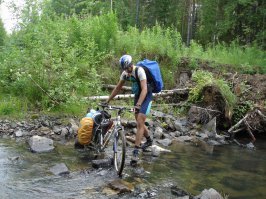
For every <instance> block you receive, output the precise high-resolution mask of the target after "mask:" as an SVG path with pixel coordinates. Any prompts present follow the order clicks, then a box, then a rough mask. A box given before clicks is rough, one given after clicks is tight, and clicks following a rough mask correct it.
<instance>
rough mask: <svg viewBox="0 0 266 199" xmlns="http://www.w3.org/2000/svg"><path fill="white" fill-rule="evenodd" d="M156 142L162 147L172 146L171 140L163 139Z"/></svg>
mask: <svg viewBox="0 0 266 199" xmlns="http://www.w3.org/2000/svg"><path fill="white" fill-rule="evenodd" d="M157 142H158V143H159V144H161V145H163V146H170V145H171V144H172V140H171V139H168V138H165V139H163V140H157Z"/></svg>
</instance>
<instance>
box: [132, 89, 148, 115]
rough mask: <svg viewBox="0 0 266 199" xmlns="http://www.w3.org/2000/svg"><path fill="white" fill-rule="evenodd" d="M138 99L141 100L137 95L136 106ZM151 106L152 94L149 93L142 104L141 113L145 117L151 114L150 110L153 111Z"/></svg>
mask: <svg viewBox="0 0 266 199" xmlns="http://www.w3.org/2000/svg"><path fill="white" fill-rule="evenodd" d="M138 99H139V95H135V98H134V106H136V104H137V102H138ZM151 104H152V92H148V93H147V95H146V97H145V99H144V101H143V102H142V105H141V107H140V110H139V113H142V114H144V115H148V114H149V113H150V110H151Z"/></svg>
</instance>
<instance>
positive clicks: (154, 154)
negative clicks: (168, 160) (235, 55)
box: [151, 147, 161, 157]
mask: <svg viewBox="0 0 266 199" xmlns="http://www.w3.org/2000/svg"><path fill="white" fill-rule="evenodd" d="M160 153H161V152H160V151H159V150H157V149H156V148H155V147H153V148H152V150H151V154H152V156H153V157H159V156H160Z"/></svg>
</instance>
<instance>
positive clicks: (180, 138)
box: [175, 135, 193, 142]
mask: <svg viewBox="0 0 266 199" xmlns="http://www.w3.org/2000/svg"><path fill="white" fill-rule="evenodd" d="M192 139H193V138H192V137H190V136H188V135H184V136H180V137H178V138H175V140H176V141H179V142H189V141H191V140H192Z"/></svg>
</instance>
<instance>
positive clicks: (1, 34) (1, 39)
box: [0, 18, 6, 46]
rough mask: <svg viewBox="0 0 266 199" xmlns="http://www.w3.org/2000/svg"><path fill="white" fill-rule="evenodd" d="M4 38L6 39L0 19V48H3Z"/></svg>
mask: <svg viewBox="0 0 266 199" xmlns="http://www.w3.org/2000/svg"><path fill="white" fill-rule="evenodd" d="M5 38H6V30H5V27H4V23H3V21H2V19H1V18H0V46H4V44H5Z"/></svg>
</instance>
